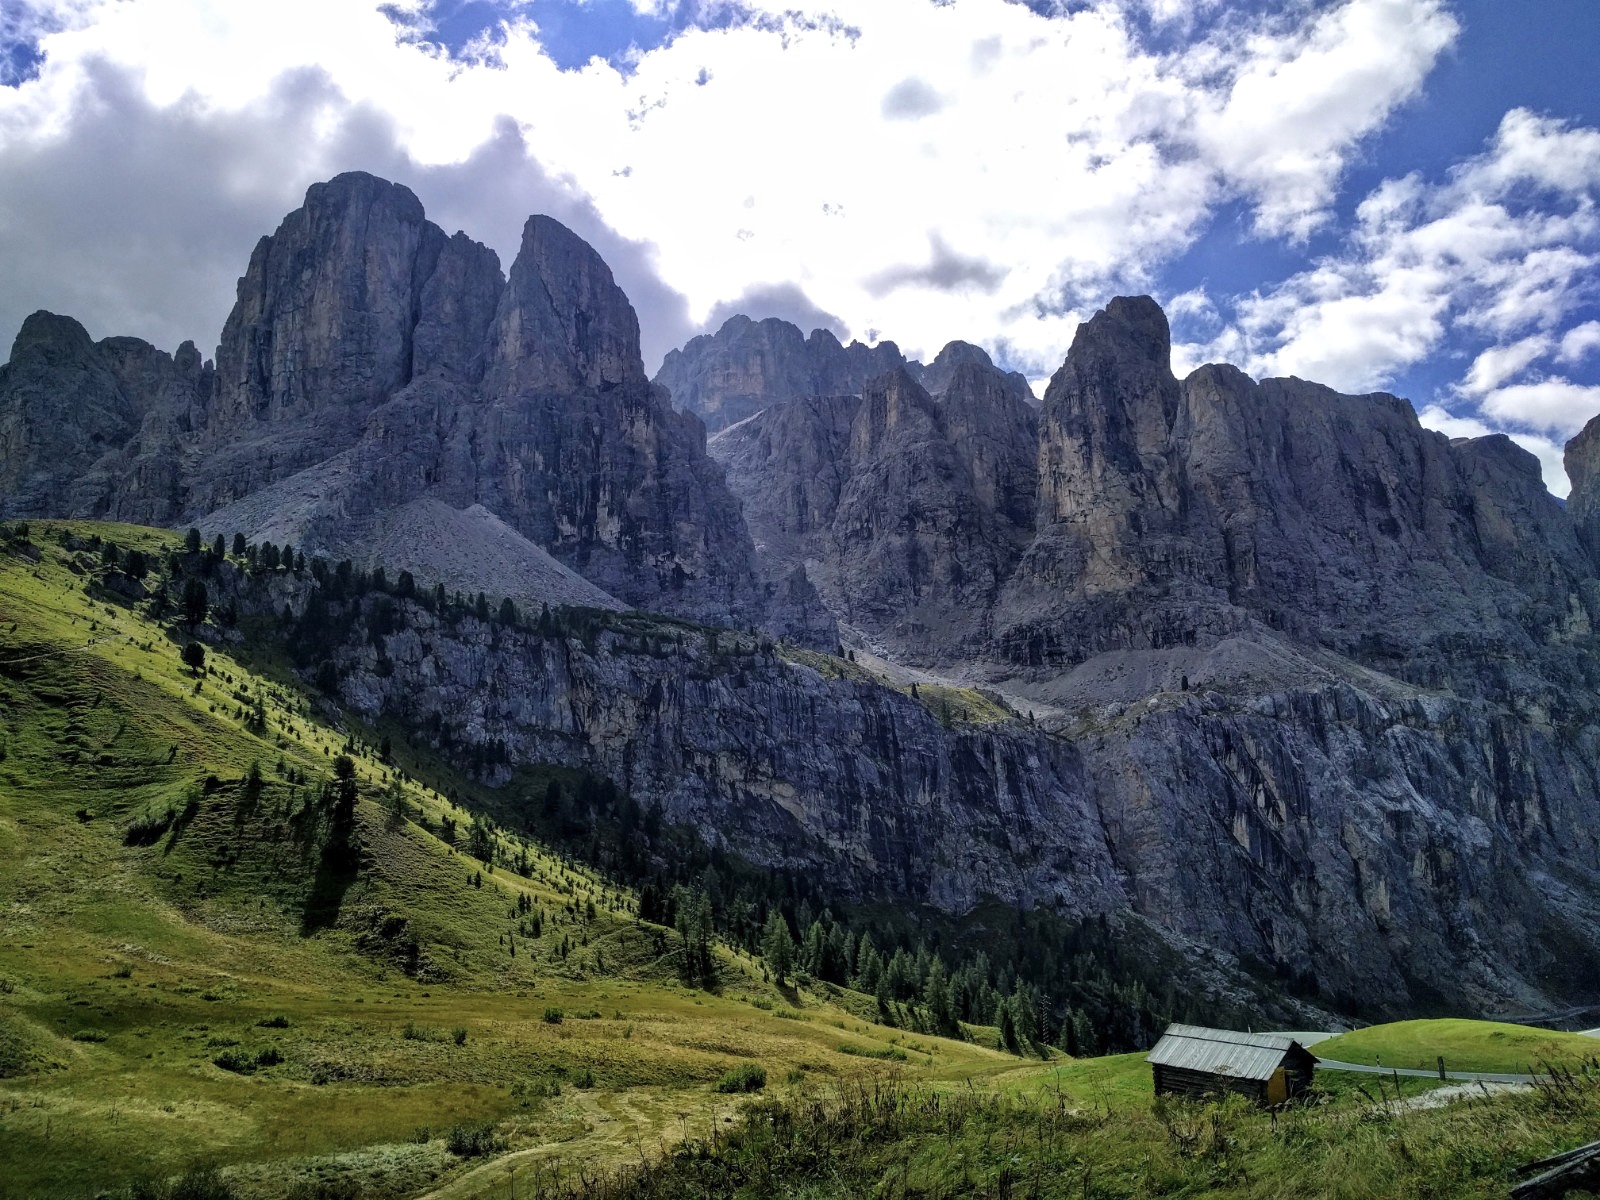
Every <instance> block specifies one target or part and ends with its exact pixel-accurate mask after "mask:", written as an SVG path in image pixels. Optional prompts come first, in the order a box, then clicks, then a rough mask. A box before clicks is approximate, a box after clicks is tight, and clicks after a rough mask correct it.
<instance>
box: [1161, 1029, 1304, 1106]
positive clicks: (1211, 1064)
mask: <svg viewBox="0 0 1600 1200" xmlns="http://www.w3.org/2000/svg"><path fill="white" fill-rule="evenodd" d="M1146 1061H1147V1062H1149V1064H1150V1067H1151V1069H1152V1070H1153V1071H1154V1072H1155V1085H1156V1095H1158V1096H1159V1095H1162V1094H1168V1095H1179V1096H1194V1097H1204V1096H1213V1097H1214V1096H1220V1095H1222V1094H1224V1093H1226V1092H1237V1093H1239V1094H1240V1095H1242V1096H1249V1097H1250V1098H1251V1099H1252V1100H1254V1101H1255V1102H1256V1103H1258V1104H1282V1103H1283V1102H1284V1101H1285V1100H1290V1099H1292V1098H1294V1097H1295V1096H1298V1095H1299V1094H1300V1093H1301V1092H1303V1091H1305V1090H1306V1089H1307V1088H1308V1087H1310V1086H1311V1075H1312V1072H1313V1071H1314V1070H1315V1069H1316V1065H1317V1060H1316V1056H1315V1055H1313V1054H1312V1053H1311V1051H1309V1050H1307V1049H1306V1048H1305V1047H1304V1046H1302V1045H1301V1044H1300V1043H1299V1042H1297V1041H1295V1040H1294V1038H1292V1037H1290V1036H1289V1035H1288V1034H1286V1033H1239V1032H1238V1031H1236V1030H1232V1029H1205V1028H1203V1027H1201V1026H1199V1025H1169V1026H1167V1031H1166V1033H1164V1034H1162V1035H1161V1040H1160V1041H1159V1042H1157V1043H1156V1045H1155V1049H1154V1050H1152V1051H1150V1055H1149V1057H1148V1059H1147V1060H1146Z"/></svg>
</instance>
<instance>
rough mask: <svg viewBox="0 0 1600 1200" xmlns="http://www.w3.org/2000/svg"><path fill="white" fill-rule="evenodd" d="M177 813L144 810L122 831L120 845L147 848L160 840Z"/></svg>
mask: <svg viewBox="0 0 1600 1200" xmlns="http://www.w3.org/2000/svg"><path fill="white" fill-rule="evenodd" d="M177 815H178V814H177V811H176V810H175V809H172V808H170V807H169V808H166V809H162V810H159V811H154V810H146V811H145V812H142V813H140V814H139V815H138V816H136V817H134V818H133V820H131V821H129V822H128V824H127V825H126V826H125V827H124V828H123V830H122V844H123V845H124V846H149V845H152V844H154V843H155V842H157V841H159V840H160V839H161V835H162V834H164V833H165V832H166V831H167V830H168V829H169V828H170V827H171V825H172V822H173V820H174V818H176V817H177Z"/></svg>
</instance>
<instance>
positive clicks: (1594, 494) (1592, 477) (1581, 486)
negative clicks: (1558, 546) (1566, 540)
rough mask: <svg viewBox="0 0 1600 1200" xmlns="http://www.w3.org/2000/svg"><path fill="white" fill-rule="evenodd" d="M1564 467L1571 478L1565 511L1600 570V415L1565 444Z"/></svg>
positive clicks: (1599, 570)
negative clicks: (1570, 492)
mask: <svg viewBox="0 0 1600 1200" xmlns="http://www.w3.org/2000/svg"><path fill="white" fill-rule="evenodd" d="M1566 468H1567V478H1568V479H1570V480H1571V481H1572V494H1571V495H1570V496H1568V497H1567V511H1568V512H1570V513H1571V514H1572V519H1573V521H1574V522H1576V523H1577V526H1578V530H1579V534H1580V536H1581V537H1582V538H1583V541H1584V544H1585V546H1587V547H1588V550H1589V553H1590V554H1591V555H1592V556H1593V557H1594V560H1595V563H1596V566H1597V573H1600V416H1596V417H1595V418H1594V420H1592V421H1590V422H1589V423H1588V424H1587V425H1585V426H1584V427H1583V429H1582V430H1581V431H1580V432H1579V434H1578V436H1577V437H1575V438H1573V439H1572V440H1571V441H1570V442H1568V443H1567V452H1566Z"/></svg>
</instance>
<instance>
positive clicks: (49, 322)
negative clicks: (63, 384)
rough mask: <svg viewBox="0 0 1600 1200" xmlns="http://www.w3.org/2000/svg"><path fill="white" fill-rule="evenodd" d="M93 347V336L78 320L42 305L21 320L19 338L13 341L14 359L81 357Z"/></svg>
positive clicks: (12, 355) (65, 358)
mask: <svg viewBox="0 0 1600 1200" xmlns="http://www.w3.org/2000/svg"><path fill="white" fill-rule="evenodd" d="M93 347H94V339H93V338H91V337H90V336H89V331H88V330H87V329H85V328H84V327H83V326H82V325H80V324H79V323H78V322H77V321H75V320H73V319H72V318H71V317H63V316H59V315H57V314H56V313H53V312H46V311H45V310H44V309H42V308H41V309H40V310H39V311H38V312H36V313H32V314H30V315H29V316H28V319H27V320H25V321H23V322H22V328H21V329H20V330H18V331H17V337H16V340H15V341H14V342H12V343H11V361H12V362H13V363H19V362H21V361H22V360H23V359H25V358H29V359H36V360H45V361H54V360H68V359H72V358H81V357H82V356H83V355H85V354H87V353H89V351H90V350H91V349H92V348H93Z"/></svg>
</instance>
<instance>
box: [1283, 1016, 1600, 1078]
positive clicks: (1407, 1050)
mask: <svg viewBox="0 0 1600 1200" xmlns="http://www.w3.org/2000/svg"><path fill="white" fill-rule="evenodd" d="M1313 1049H1314V1051H1315V1053H1316V1055H1317V1057H1319V1058H1329V1059H1334V1060H1336V1061H1338V1062H1349V1063H1360V1064H1363V1065H1367V1066H1373V1065H1378V1066H1385V1067H1417V1068H1421V1069H1422V1070H1426V1071H1431V1070H1433V1069H1434V1068H1435V1067H1436V1066H1437V1065H1438V1059H1439V1057H1440V1056H1443V1058H1444V1064H1445V1067H1446V1068H1447V1069H1448V1070H1452V1071H1493V1072H1509V1073H1515V1074H1531V1073H1534V1072H1537V1071H1542V1070H1543V1069H1544V1066H1545V1065H1546V1064H1562V1065H1574V1064H1581V1063H1582V1062H1584V1061H1585V1060H1587V1059H1591V1058H1595V1057H1597V1056H1600V1038H1592V1037H1585V1036H1584V1035H1583V1034H1581V1033H1555V1032H1552V1031H1551V1030H1548V1029H1534V1028H1531V1027H1529V1026H1527V1025H1507V1024H1504V1023H1502V1022H1499V1021H1463V1020H1432V1021H1396V1022H1394V1023H1392V1024H1388V1025H1374V1026H1372V1027H1371V1028H1369V1029H1358V1030H1356V1031H1354V1032H1353V1033H1343V1034H1340V1035H1339V1036H1338V1037H1336V1038H1330V1039H1328V1040H1327V1041H1325V1042H1318V1043H1317V1045H1316V1046H1315V1047H1313Z"/></svg>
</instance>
